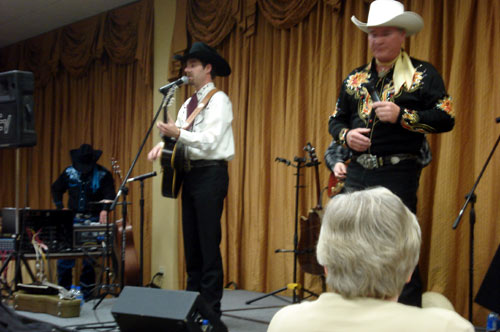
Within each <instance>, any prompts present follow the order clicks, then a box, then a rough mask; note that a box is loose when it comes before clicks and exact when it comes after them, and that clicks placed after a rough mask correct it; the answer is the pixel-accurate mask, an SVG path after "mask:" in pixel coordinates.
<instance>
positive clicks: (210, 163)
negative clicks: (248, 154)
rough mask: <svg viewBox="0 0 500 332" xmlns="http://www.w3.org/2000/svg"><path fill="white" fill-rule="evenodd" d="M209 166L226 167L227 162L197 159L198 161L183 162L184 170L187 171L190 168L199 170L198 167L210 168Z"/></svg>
mask: <svg viewBox="0 0 500 332" xmlns="http://www.w3.org/2000/svg"><path fill="white" fill-rule="evenodd" d="M210 166H227V160H206V159H199V160H189V159H187V160H185V162H184V169H185V170H187V171H189V170H190V169H192V168H199V167H210Z"/></svg>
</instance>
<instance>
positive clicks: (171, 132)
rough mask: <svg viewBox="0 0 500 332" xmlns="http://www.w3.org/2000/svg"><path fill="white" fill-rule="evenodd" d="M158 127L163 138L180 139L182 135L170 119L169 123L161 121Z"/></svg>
mask: <svg viewBox="0 0 500 332" xmlns="http://www.w3.org/2000/svg"><path fill="white" fill-rule="evenodd" d="M156 126H157V127H158V129H160V132H161V133H162V134H163V136H168V137H174V138H179V136H180V134H181V130H180V129H179V128H177V127H176V125H175V123H174V122H173V121H172V120H170V119H168V122H167V123H165V122H162V121H159V122H158V123H157V124H156Z"/></svg>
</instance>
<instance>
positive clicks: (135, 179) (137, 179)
mask: <svg viewBox="0 0 500 332" xmlns="http://www.w3.org/2000/svg"><path fill="white" fill-rule="evenodd" d="M152 176H156V172H151V173H146V174H142V175H139V176H136V177H135V178H130V179H128V180H127V182H133V181H139V180H144V179H147V178H150V177H152Z"/></svg>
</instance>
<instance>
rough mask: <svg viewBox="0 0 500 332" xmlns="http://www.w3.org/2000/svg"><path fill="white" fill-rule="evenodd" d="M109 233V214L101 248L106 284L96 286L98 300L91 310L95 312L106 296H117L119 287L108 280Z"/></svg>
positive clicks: (110, 244)
mask: <svg viewBox="0 0 500 332" xmlns="http://www.w3.org/2000/svg"><path fill="white" fill-rule="evenodd" d="M109 231H110V227H109V213H108V216H107V218H106V238H105V240H104V246H103V251H102V258H103V265H104V272H103V273H104V274H105V276H106V277H105V278H106V282H105V283H101V284H100V285H99V286H97V288H96V292H97V294H98V295H97V297H98V298H99V301H97V303H96V304H95V305H94V307H93V308H92V310H96V309H97V307H98V306H99V304H101V302H102V301H103V300H104V299H105V298H106V296H108V295H111V296H118V294H119V293H118V292H117V291H116V289H118V287H119V285H117V284H111V278H110V275H111V269H110V265H111V263H110V256H112V255H113V243H112V241H110V238H109ZM101 280H102V274H101ZM101 290H104V292H103V293H102V294H100V291H101Z"/></svg>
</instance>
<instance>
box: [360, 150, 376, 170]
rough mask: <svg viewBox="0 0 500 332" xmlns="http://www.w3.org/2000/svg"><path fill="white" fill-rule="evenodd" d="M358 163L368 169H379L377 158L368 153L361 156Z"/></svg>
mask: <svg viewBox="0 0 500 332" xmlns="http://www.w3.org/2000/svg"><path fill="white" fill-rule="evenodd" d="M356 162H357V163H358V164H360V165H361V166H363V167H364V168H366V169H374V168H377V167H378V163H377V157H376V156H374V155H372V154H368V153H363V154H362V155H360V156H359V157H358V158H357V159H356Z"/></svg>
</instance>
